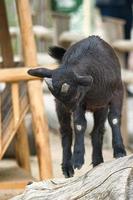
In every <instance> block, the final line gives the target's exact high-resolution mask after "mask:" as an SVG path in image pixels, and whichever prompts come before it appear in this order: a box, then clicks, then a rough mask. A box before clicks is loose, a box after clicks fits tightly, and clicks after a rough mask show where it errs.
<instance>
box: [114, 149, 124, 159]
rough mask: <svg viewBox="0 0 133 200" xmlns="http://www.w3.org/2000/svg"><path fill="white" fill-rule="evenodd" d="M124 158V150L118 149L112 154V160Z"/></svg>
mask: <svg viewBox="0 0 133 200" xmlns="http://www.w3.org/2000/svg"><path fill="white" fill-rule="evenodd" d="M124 156H126V151H125V149H122V148H121V149H118V150H117V151H115V152H114V158H121V157H124Z"/></svg>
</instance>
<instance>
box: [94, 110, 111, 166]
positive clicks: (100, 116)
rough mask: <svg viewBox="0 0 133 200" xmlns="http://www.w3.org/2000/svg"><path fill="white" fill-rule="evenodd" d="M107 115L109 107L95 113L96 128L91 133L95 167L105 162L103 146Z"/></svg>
mask: <svg viewBox="0 0 133 200" xmlns="http://www.w3.org/2000/svg"><path fill="white" fill-rule="evenodd" d="M107 113H108V107H105V108H101V109H100V110H98V111H96V112H94V128H93V130H92V133H91V142H92V147H93V148H92V164H93V167H95V166H96V165H98V164H100V163H102V162H103V155H102V144H103V135H104V124H105V121H106V119H107Z"/></svg>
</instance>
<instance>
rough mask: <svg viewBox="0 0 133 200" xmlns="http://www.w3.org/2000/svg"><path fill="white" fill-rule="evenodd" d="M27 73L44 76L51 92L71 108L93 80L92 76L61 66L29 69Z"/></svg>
mask: <svg viewBox="0 0 133 200" xmlns="http://www.w3.org/2000/svg"><path fill="white" fill-rule="evenodd" d="M28 74H30V75H32V76H37V77H41V78H44V79H45V81H46V83H47V85H48V88H49V90H50V91H51V93H52V94H53V95H54V96H55V97H56V98H57V99H58V100H60V101H61V102H62V103H64V104H65V105H66V106H67V107H69V109H72V110H73V109H74V107H75V105H77V104H78V103H80V102H81V100H82V99H83V97H84V96H85V93H86V91H88V90H89V89H90V87H91V85H92V82H93V78H92V76H80V75H78V74H77V73H75V72H73V71H72V70H71V71H70V70H66V69H65V68H63V67H61V68H58V69H55V70H50V69H46V68H36V69H30V70H29V71H28Z"/></svg>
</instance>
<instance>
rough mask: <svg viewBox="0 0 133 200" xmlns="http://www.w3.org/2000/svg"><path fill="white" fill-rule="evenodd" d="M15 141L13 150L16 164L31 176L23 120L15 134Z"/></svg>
mask: <svg viewBox="0 0 133 200" xmlns="http://www.w3.org/2000/svg"><path fill="white" fill-rule="evenodd" d="M15 141H16V144H15V149H16V157H17V163H18V164H19V166H20V167H22V168H23V169H25V170H26V171H27V172H29V174H31V168H30V161H29V157H30V152H29V144H28V135H27V131H26V127H25V124H24V120H23V121H22V123H21V124H20V126H19V132H18V134H16V137H15ZM25 147H26V150H25ZM20 149H21V151H20Z"/></svg>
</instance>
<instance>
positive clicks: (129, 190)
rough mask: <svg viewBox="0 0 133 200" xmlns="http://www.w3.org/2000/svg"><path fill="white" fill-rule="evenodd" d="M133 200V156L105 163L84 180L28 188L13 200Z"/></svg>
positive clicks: (63, 181)
mask: <svg viewBox="0 0 133 200" xmlns="http://www.w3.org/2000/svg"><path fill="white" fill-rule="evenodd" d="M77 199H80V200H116V199H117V200H133V155H130V156H126V157H123V158H119V159H115V160H113V161H109V162H106V163H103V164H101V165H99V166H97V167H95V168H93V169H92V170H90V171H88V172H87V173H85V174H84V175H83V176H80V177H73V178H70V179H53V180H48V181H41V182H34V183H32V184H31V185H28V186H27V187H26V189H25V191H24V192H23V194H22V195H19V196H17V197H14V198H12V200H77Z"/></svg>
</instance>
